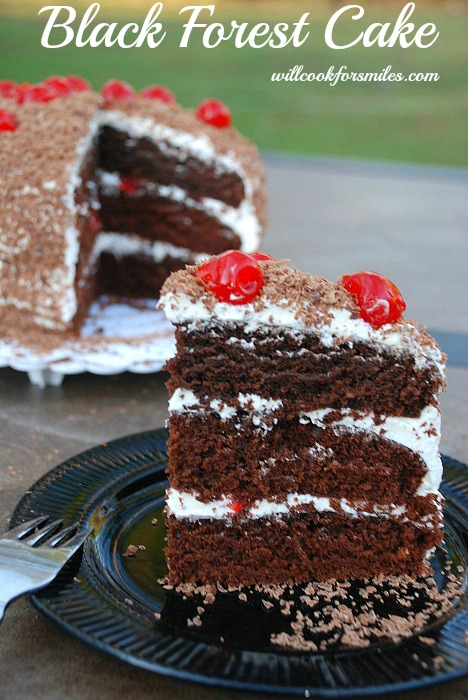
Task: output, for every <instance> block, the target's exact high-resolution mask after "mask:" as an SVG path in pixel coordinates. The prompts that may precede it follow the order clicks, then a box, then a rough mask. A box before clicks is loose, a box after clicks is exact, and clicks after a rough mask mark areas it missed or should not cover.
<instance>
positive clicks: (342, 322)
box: [160, 292, 444, 376]
mask: <svg viewBox="0 0 468 700" xmlns="http://www.w3.org/2000/svg"><path fill="white" fill-rule="evenodd" d="M160 308H162V309H163V310H164V312H165V314H166V316H167V318H168V319H169V320H170V321H172V323H175V324H180V323H184V324H188V326H189V328H190V329H192V330H200V328H201V327H203V324H210V323H211V322H213V319H216V322H221V323H227V324H229V323H236V324H242V326H243V328H244V330H245V332H246V333H255V332H256V331H258V330H259V329H264V328H265V327H267V328H268V329H276V330H277V332H279V333H291V334H298V333H300V334H303V333H308V334H314V335H317V336H318V337H319V338H320V340H321V342H322V343H323V345H324V346H325V347H326V348H332V347H333V346H334V345H337V344H338V342H339V344H343V343H347V344H348V345H349V346H350V347H353V345H354V343H357V342H364V343H368V344H370V345H374V346H376V347H377V348H379V349H385V350H388V351H390V352H392V353H394V354H401V353H406V352H407V353H409V354H411V355H413V356H414V358H415V362H416V366H417V367H419V368H421V367H424V366H425V365H427V364H428V363H431V364H434V365H435V366H436V368H437V369H438V371H439V372H440V374H441V375H442V376H444V363H443V358H442V353H441V352H440V350H439V348H438V347H436V346H435V345H434V346H424V350H423V349H422V347H421V345H420V343H419V342H418V340H417V337H415V336H414V335H411V334H409V333H405V331H404V330H402V327H401V326H400V325H395V324H389V323H387V324H385V325H384V326H381V327H380V328H373V327H372V326H371V325H370V324H369V323H367V322H366V321H364V319H362V318H353V317H352V316H351V313H350V312H349V311H348V310H347V309H330V313H331V318H330V317H328V316H325V315H323V320H322V321H319V322H318V323H317V324H315V325H313V326H307V325H306V324H305V323H304V321H303V320H302V317H301V315H300V309H298V308H296V307H295V305H294V304H293V303H291V302H290V301H289V300H287V299H284V301H283V302H279V303H272V302H270V301H269V300H268V299H266V300H265V305H264V308H263V309H256V308H255V306H254V304H252V303H250V304H239V305H234V304H228V303H226V302H216V303H215V304H214V307H213V308H212V309H208V308H207V307H206V306H205V304H204V303H203V300H202V299H197V300H194V299H192V298H191V297H189V296H187V295H186V294H180V293H178V294H175V293H173V292H168V293H166V294H165V295H164V296H163V297H162V298H161V302H160Z"/></svg>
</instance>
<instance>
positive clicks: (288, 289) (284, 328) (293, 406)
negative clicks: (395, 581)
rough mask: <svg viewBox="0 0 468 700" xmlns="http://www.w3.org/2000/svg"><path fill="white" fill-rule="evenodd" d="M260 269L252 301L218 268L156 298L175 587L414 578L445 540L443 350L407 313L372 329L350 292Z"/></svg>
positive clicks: (285, 270) (184, 278) (183, 277)
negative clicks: (170, 325) (161, 321)
mask: <svg viewBox="0 0 468 700" xmlns="http://www.w3.org/2000/svg"><path fill="white" fill-rule="evenodd" d="M229 255H230V254H227V255H225V256H218V260H219V259H224V260H225V261H226V269H225V270H224V273H223V280H224V281H226V279H228V278H229V274H230V270H231V272H232V270H233V269H234V268H235V265H232V264H231V268H229V265H230V263H229ZM237 255H242V254H237ZM245 257H246V258H251V259H252V256H245ZM254 257H255V256H254ZM214 260H216V258H214V259H212V261H210V262H211V263H212V264H213V261H214ZM253 263H254V264H255V265H256V266H257V267H258V268H259V269H260V271H261V277H262V286H261V288H260V289H259V290H258V292H257V294H256V296H254V298H252V299H250V300H249V301H245V303H239V301H238V299H237V300H236V301H235V303H232V301H229V299H228V297H227V296H226V294H225V293H224V292H223V291H222V290H221V294H220V287H219V285H218V286H216V284H215V282H216V275H217V274H218V273H219V263H218V264H217V265H218V267H217V268H216V265H213V268H212V271H211V274H209V275H206V274H204V273H203V270H204V269H205V268H206V265H203V266H199V267H189V268H187V269H186V270H184V271H180V272H177V273H175V274H174V275H172V276H171V278H169V280H168V281H167V282H166V283H165V286H164V288H163V294H162V306H163V308H164V310H165V312H166V314H167V316H168V317H169V318H170V319H171V320H172V321H173V322H174V323H175V324H176V328H177V330H176V339H177V354H176V356H175V357H174V358H173V359H172V360H170V361H169V363H168V365H167V368H168V370H169V372H170V375H171V377H170V380H169V384H168V387H169V392H170V394H171V398H170V403H169V416H170V417H169V430H170V439H169V469H168V474H169V481H170V489H169V492H168V511H167V518H168V529H169V539H168V549H167V554H168V560H169V576H170V579H171V581H172V582H173V583H176V582H177V583H179V582H184V581H185V582H187V581H189V582H213V581H220V582H222V583H224V584H231V585H253V584H256V583H285V582H300V581H305V580H309V579H326V578H330V577H334V578H340V579H342V578H349V577H352V578H366V577H368V576H370V575H372V574H379V573H386V574H387V573H393V574H397V573H421V572H422V571H423V570H424V568H425V567H426V565H427V561H428V558H429V556H430V554H431V552H432V550H433V548H434V547H435V546H436V545H437V544H438V543H439V542H440V540H441V497H440V494H439V493H438V486H439V482H440V479H441V461H440V456H439V452H438V444H439V440H440V414H439V407H438V398H437V397H438V393H439V392H440V390H441V389H442V388H443V385H444V374H443V357H442V355H441V353H440V351H439V349H438V348H437V346H436V344H435V342H434V341H433V340H432V339H431V338H430V337H429V336H428V335H427V334H426V333H425V332H424V331H421V330H419V329H418V328H417V327H416V325H415V324H413V323H412V322H411V321H408V320H406V319H405V318H404V317H403V316H401V315H400V316H399V317H398V319H397V320H395V321H392V322H387V323H382V324H380V325H379V326H373V325H372V324H371V323H370V322H369V321H367V320H364V318H362V315H361V308H360V305H359V300H358V298H357V296H356V295H355V294H351V293H349V292H348V291H347V290H346V288H345V287H344V285H343V283H337V284H335V283H331V282H328V281H326V280H323V279H322V278H319V277H314V276H312V275H308V274H305V273H300V272H298V271H297V270H293V269H290V268H289V267H285V266H281V265H278V264H276V263H274V262H273V261H263V260H260V261H257V260H255V259H253ZM208 265H209V264H208ZM226 270H227V272H226ZM200 271H202V272H201V273H200ZM236 277H237V278H238V277H240V274H239V271H238V269H236V270H235V271H234V272H232V274H231V279H235V278H236ZM379 277H380V276H379ZM382 279H385V278H382ZM207 280H208V283H207ZM226 299H228V300H226ZM392 303H393V302H392V300H390V306H391V305H392Z"/></svg>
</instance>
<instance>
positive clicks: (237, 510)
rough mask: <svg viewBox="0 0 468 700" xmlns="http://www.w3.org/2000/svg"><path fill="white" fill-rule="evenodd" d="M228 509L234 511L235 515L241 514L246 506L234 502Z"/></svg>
mask: <svg viewBox="0 0 468 700" xmlns="http://www.w3.org/2000/svg"><path fill="white" fill-rule="evenodd" d="M227 507H228V508H229V510H232V512H233V513H240V512H241V510H243V508H244V506H243V505H242V503H241V502H240V501H233V502H232V503H228V505H227Z"/></svg>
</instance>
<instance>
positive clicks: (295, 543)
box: [166, 513, 441, 586]
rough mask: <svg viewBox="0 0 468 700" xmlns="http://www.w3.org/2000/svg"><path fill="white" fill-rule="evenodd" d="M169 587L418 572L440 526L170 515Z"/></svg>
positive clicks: (333, 517) (330, 516) (308, 517)
mask: <svg viewBox="0 0 468 700" xmlns="http://www.w3.org/2000/svg"><path fill="white" fill-rule="evenodd" d="M167 519H168V525H169V534H168V544H167V549H166V555H167V560H168V565H169V572H170V573H169V579H170V581H171V583H173V584H177V583H182V582H188V583H212V582H215V581H218V582H220V583H222V584H223V585H232V586H237V585H239V582H242V585H245V586H249V585H255V584H262V583H267V584H271V583H300V582H303V581H307V580H324V579H327V578H337V579H348V578H357V579H363V578H368V577H369V576H372V575H374V574H400V573H412V574H415V575H417V574H421V573H423V571H424V570H425V564H424V563H422V562H423V561H424V559H425V555H426V551H427V550H429V549H431V548H432V547H434V546H436V545H437V544H438V543H439V542H440V539H441V533H440V531H439V530H438V529H431V528H425V527H416V526H414V525H412V524H411V523H403V522H396V521H395V520H391V519H389V518H383V517H373V518H369V517H368V518H352V517H349V516H345V515H340V514H335V513H325V514H310V513H304V514H295V515H291V516H289V517H276V518H261V519H249V520H245V519H242V518H236V517H233V518H232V520H231V521H230V523H229V525H227V524H226V521H224V520H197V521H193V520H187V519H180V520H178V519H176V518H174V516H172V515H168V517H167Z"/></svg>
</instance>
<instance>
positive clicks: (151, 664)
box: [8, 428, 468, 698]
mask: <svg viewBox="0 0 468 700" xmlns="http://www.w3.org/2000/svg"><path fill="white" fill-rule="evenodd" d="M167 435H168V431H167V429H166V428H156V429H152V430H146V431H142V432H138V433H134V434H131V435H125V436H122V437H119V438H116V439H114V440H111V441H108V442H103V443H100V444H98V445H95V446H93V447H91V448H88V449H86V450H84V451H82V452H80V453H78V454H76V455H74V456H72V457H70V458H69V459H67V460H64V461H63V462H61V463H60V464H58V465H56V466H55V467H53V468H52V469H50V470H49V471H47V472H46V473H45V474H43V475H42V476H41V477H39V479H37V480H36V481H35V482H34V483H33V484H32V485H31V486H30V487H29V489H28V490H27V491H26V492H25V493H24V494H23V496H22V497H21V499H20V500H19V501H18V503H17V504H16V506H15V508H14V511H13V513H12V515H11V517H10V520H9V524H8V529H11V528H12V527H14V526H15V525H16V524H18V523H19V522H22V520H19V518H20V517H22V515H21V509H22V508H23V507H24V506H25V505H26V504H27V502H28V501H29V500H30V499H31V498H32V497H33V496H34V495H37V492H38V491H40V490H42V489H44V488H46V487H47V485H48V484H50V483H51V481H53V480H55V479H56V478H58V479H60V478H62V477H63V476H64V475H65V474H66V473H68V472H69V471H71V470H73V469H76V468H77V467H80V466H82V462H83V461H84V460H86V459H89V458H91V457H92V456H93V455H94V454H95V453H96V451H98V452H100V451H102V450H104V451H106V450H108V449H109V448H119V447H122V446H127V445H128V444H129V443H130V445H132V444H134V443H135V442H139V441H141V440H145V439H151V438H156V437H157V438H159V439H163V440H166V439H167ZM442 460H443V461H444V460H446V461H449V462H450V466H452V467H453V468H455V469H456V470H457V472H459V473H460V472H461V473H462V474H463V473H464V472H466V476H467V477H468V465H467V464H464V463H463V462H460V461H459V460H456V459H453V458H451V457H448V456H446V455H442ZM444 466H445V465H444ZM120 471H122V468H120ZM128 473H129V474H131V470H128ZM106 483H108V481H107V480H104V481H103V483H102V485H105V484H106ZM444 486H448V487H449V491H450V496H451V498H450V500H454V501H455V503H456V504H457V506H458V507H459V509H461V510H462V511H463V512H464V514H465V516H467V517H468V512H467V510H466V509H465V507H464V504H463V502H462V503H460V501H459V500H458V499H457V498H453V491H455V492H456V487H454V486H453V484H452V483H451V482H450V481H448V482H443V484H442V488H443V487H444ZM93 493H96V492H95V491H94V492H93ZM455 495H456V494H455ZM462 496H463V494H462ZM87 505H89V504H87ZM80 510H81V511H82V518H84V517H85V513H84V512H83V506H81V508H80ZM451 524H452V526H453V527H454V529H456V530H457V533H458V534H460V532H459V528H458V527H456V526H455V525H454V524H453V522H452V523H451ZM81 567H82V562H80V567H79V570H80V571H81ZM43 590H47V588H46V589H43ZM95 591H96V592H97V590H96V589H95ZM41 592H42V591H41ZM29 597H30V600H31V601H32V603H33V605H34V606H35V607H36V608H37V609H38V610H39V611H40V612H41V613H42V614H43V615H45V616H46V617H47V618H48V619H50V620H52V621H53V622H54V623H55V624H57V625H58V626H59V627H60V628H62V629H64V630H65V631H66V632H68V633H69V634H71V635H72V636H74V637H75V638H77V639H79V640H80V641H82V642H84V643H85V644H86V645H87V646H89V647H91V648H94V649H97V650H99V651H101V652H104V653H107V654H109V655H111V656H114V657H115V658H118V659H119V660H120V661H124V662H125V663H128V664H130V665H132V666H134V667H136V668H141V669H143V670H146V671H148V672H152V673H158V674H160V675H162V676H165V677H170V678H174V679H178V680H183V681H185V682H187V681H189V682H195V683H198V684H200V685H205V686H210V687H220V688H225V689H229V688H231V689H236V690H244V691H252V692H259V693H267V692H269V693H274V694H279V693H283V694H285V695H286V694H289V695H302V696H304V691H305V690H306V689H308V690H309V692H310V693H311V695H312V694H313V695H315V696H316V697H335V698H336V697H352V696H356V695H357V694H358V695H362V696H367V695H384V694H389V693H395V692H402V691H411V690H416V689H418V688H425V687H429V686H431V685H436V684H438V683H442V682H448V681H451V680H455V679H457V678H462V677H463V676H465V675H466V674H467V673H468V664H467V665H466V666H460V667H458V668H456V669H451V670H449V671H445V672H444V671H442V672H437V671H436V672H435V673H433V674H432V675H428V676H423V677H419V678H413V679H410V680H403V681H398V682H397V683H384V684H381V685H367V686H363V687H361V686H358V685H354V686H352V687H349V688H345V687H339V688H326V687H322V686H317V685H315V686H305V685H301V686H299V685H297V686H285V685H269V684H268V685H267V684H265V683H257V682H252V681H248V680H247V681H246V680H242V681H238V680H234V679H224V678H222V677H219V676H209V675H206V674H201V673H197V672H195V671H190V670H189V671H185V670H183V669H180V668H177V667H173V666H170V665H167V664H163V663H160V662H158V661H154V660H153V661H151V660H149V661H145V659H143V658H141V657H139V656H138V655H135V654H132V653H131V652H128V651H121V650H120V649H119V648H118V647H115V646H112V645H111V644H109V643H108V642H102V641H101V640H99V639H97V638H96V637H95V636H93V635H92V634H88V633H87V632H85V631H83V630H82V629H80V628H79V627H77V626H74V625H73V624H71V623H70V622H68V621H67V620H64V619H63V618H62V617H61V616H60V615H59V614H57V613H56V612H54V611H53V610H51V609H50V608H49V607H48V605H47V604H46V603H45V602H44V601H43V600H42V599H41V598H40V597H38V595H37V594H36V592H33V593H31V594H30V595H29ZM108 604H109V605H111V607H115V606H112V603H111V602H110V601H108ZM465 612H466V609H465ZM463 613H464V609H463V607H462V608H461V609H460V610H458V611H457V613H456V615H455V616H454V617H451V618H449V620H453V619H454V618H455V617H456V616H458V615H460V614H463ZM132 617H134V615H132ZM449 620H447V621H446V622H448V621H449ZM410 639H412V638H410ZM405 641H410V640H402V642H403V643H404V642H405ZM206 644H207V645H208V646H209V643H206ZM213 646H214V645H213ZM235 651H237V650H233V652H235ZM249 651H250V650H249ZM354 651H355V653H356V654H359V652H360V651H362V650H360V649H355V650H354ZM251 653H253V654H262V653H265V652H261V651H258V652H257V651H253V652H251ZM268 653H269V654H271V653H272V652H268ZM335 655H336V656H338V657H339V656H340V652H339V651H338V652H336V654H335ZM296 656H302V657H305V656H307V657H309V656H317V657H319V656H320V657H321V658H323V656H324V655H323V654H318V655H317V654H313V653H312V654H306V653H301V654H297V655H296Z"/></svg>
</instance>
